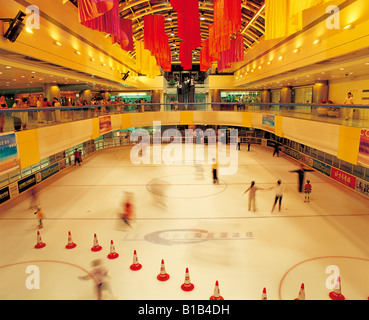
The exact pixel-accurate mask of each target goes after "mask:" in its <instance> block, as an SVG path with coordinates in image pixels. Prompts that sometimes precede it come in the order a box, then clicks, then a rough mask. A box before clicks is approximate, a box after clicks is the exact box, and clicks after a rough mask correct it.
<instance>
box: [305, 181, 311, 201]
mask: <svg viewBox="0 0 369 320" xmlns="http://www.w3.org/2000/svg"><path fill="white" fill-rule="evenodd" d="M304 190H305V201H304V202H310V194H311V190H312V187H311V184H310V180H307V181H306V184H305V187H304Z"/></svg>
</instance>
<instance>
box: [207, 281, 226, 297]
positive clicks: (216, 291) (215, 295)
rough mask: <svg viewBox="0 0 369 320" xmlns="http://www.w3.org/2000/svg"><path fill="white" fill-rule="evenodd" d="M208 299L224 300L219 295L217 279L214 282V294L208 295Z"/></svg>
mask: <svg viewBox="0 0 369 320" xmlns="http://www.w3.org/2000/svg"><path fill="white" fill-rule="evenodd" d="M210 300H224V298H223V297H222V296H221V295H220V291H219V283H218V280H217V281H216V282H215V288H214V295H212V296H211V297H210Z"/></svg>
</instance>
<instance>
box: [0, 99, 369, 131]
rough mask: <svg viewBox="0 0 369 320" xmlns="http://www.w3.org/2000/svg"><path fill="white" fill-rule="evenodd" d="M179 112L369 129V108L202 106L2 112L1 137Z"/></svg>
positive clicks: (108, 107)
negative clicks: (100, 119) (76, 123)
mask: <svg viewBox="0 0 369 320" xmlns="http://www.w3.org/2000/svg"><path fill="white" fill-rule="evenodd" d="M178 111H229V112H254V113H263V114H268V115H279V116H283V117H290V118H296V119H304V120H311V121H319V122H325V123H332V124H340V125H346V126H352V127H365V128H368V127H369V106H365V105H352V106H351V105H350V106H348V105H318V104H314V105H312V104H281V103H278V104H275V103H252V104H250V103H236V104H235V103H203V102H202V103H187V104H183V103H166V104H160V103H145V104H114V105H98V106H81V107H76V106H72V107H60V108H52V107H47V108H46V107H45V108H9V109H0V133H1V132H9V131H21V130H29V129H35V128H40V127H45V126H50V125H57V124H61V123H68V122H73V121H80V120H85V119H91V118H97V117H101V116H108V115H114V114H123V113H142V112H178Z"/></svg>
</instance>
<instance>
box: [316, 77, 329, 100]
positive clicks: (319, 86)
mask: <svg viewBox="0 0 369 320" xmlns="http://www.w3.org/2000/svg"><path fill="white" fill-rule="evenodd" d="M324 99H328V81H327V80H322V81H316V82H315V84H314V88H313V103H317V104H319V102H320V101H321V100H324Z"/></svg>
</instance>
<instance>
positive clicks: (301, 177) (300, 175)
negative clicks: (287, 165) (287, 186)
mask: <svg viewBox="0 0 369 320" xmlns="http://www.w3.org/2000/svg"><path fill="white" fill-rule="evenodd" d="M311 171H314V170H310V169H305V168H304V165H303V164H300V169H298V170H292V171H290V172H296V173H297V174H298V191H299V192H300V193H302V192H303V184H304V181H305V172H311Z"/></svg>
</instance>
